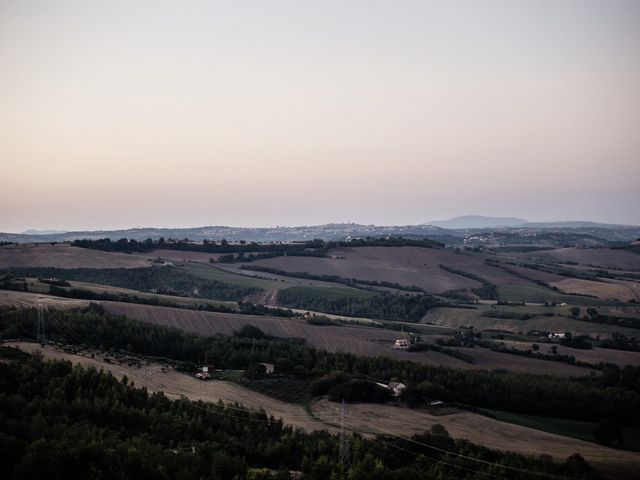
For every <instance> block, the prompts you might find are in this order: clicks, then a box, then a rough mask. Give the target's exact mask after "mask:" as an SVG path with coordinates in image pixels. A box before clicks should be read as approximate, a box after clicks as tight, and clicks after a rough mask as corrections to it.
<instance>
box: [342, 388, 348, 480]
mask: <svg viewBox="0 0 640 480" xmlns="http://www.w3.org/2000/svg"><path fill="white" fill-rule="evenodd" d="M349 464H350V458H349V438H348V437H347V431H346V428H345V423H344V399H342V409H341V412H340V465H342V468H343V469H344V473H345V475H346V473H347V472H348V471H349Z"/></svg>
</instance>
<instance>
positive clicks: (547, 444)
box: [312, 399, 640, 475]
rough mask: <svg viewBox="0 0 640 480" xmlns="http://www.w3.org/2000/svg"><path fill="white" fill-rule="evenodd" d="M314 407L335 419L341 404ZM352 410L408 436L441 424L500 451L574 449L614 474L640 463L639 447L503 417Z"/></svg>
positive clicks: (558, 455)
mask: <svg viewBox="0 0 640 480" xmlns="http://www.w3.org/2000/svg"><path fill="white" fill-rule="evenodd" d="M312 409H313V412H314V414H315V415H317V416H318V417H319V418H321V419H322V420H324V421H326V422H328V423H335V419H336V404H335V403H331V402H329V401H327V400H324V399H323V400H320V401H318V402H316V403H314V404H313V405H312ZM348 412H349V416H348V426H349V427H350V428H351V429H355V430H357V431H362V432H369V433H375V434H391V435H399V436H403V437H406V436H410V435H412V434H418V433H422V432H424V431H425V430H428V429H429V428H431V427H432V426H433V425H435V424H440V425H443V426H444V427H445V428H446V429H447V431H448V432H449V434H450V435H451V436H452V437H455V438H464V439H466V440H469V441H471V442H473V443H477V444H480V445H484V446H485V447H488V448H493V449H496V450H503V451H511V452H516V453H520V454H523V455H527V456H539V455H551V456H552V457H553V458H554V459H555V460H557V461H564V460H565V459H566V458H567V457H569V456H571V455H573V454H574V453H580V455H582V456H583V457H584V458H585V459H586V460H587V461H588V462H589V463H591V464H592V465H593V466H594V467H596V468H598V469H599V470H600V471H601V472H602V473H605V474H608V475H615V474H617V473H625V474H628V469H630V468H636V469H637V468H640V455H638V454H637V453H635V452H626V451H621V450H615V449H612V448H607V447H603V446H601V445H597V444H594V443H590V442H585V441H583V440H577V439H573V438H568V437H563V436H560V435H556V434H553V433H547V432H542V431H540V430H534V429H532V428H527V427H522V426H519V425H514V424H510V423H505V422H501V421H499V420H495V419H492V418H489V417H485V416H483V415H479V414H476V413H470V412H455V413H451V414H447V415H434V414H432V413H428V412H425V411H424V410H410V409H408V408H403V407H399V406H394V405H372V404H351V405H349V406H348Z"/></svg>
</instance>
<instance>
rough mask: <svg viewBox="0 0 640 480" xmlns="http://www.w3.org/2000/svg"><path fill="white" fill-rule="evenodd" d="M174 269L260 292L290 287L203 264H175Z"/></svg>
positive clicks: (274, 281) (285, 284) (283, 283)
mask: <svg viewBox="0 0 640 480" xmlns="http://www.w3.org/2000/svg"><path fill="white" fill-rule="evenodd" d="M176 267H177V268H178V269H179V270H183V271H185V272H187V273H189V274H191V275H193V276H195V277H199V278H203V279H205V280H215V281H217V282H222V283H227V284H230V285H238V286H240V287H249V288H251V287H255V288H261V289H262V290H274V289H281V288H286V287H289V286H291V285H290V284H287V283H285V282H278V281H276V280H265V279H262V278H256V277H250V276H247V275H239V274H236V273H231V272H227V271H225V270H222V269H220V268H217V267H214V266H213V265H206V264H204V263H196V262H186V263H178V264H176Z"/></svg>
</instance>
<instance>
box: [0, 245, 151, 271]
mask: <svg viewBox="0 0 640 480" xmlns="http://www.w3.org/2000/svg"><path fill="white" fill-rule="evenodd" d="M149 258H150V257H149V256H148V255H145V254H127V253H117V252H101V251H99V250H90V249H88V248H79V247H72V246H71V245H67V244H57V245H50V244H29V245H26V246H16V245H8V246H3V247H0V268H11V267H19V268H30V267H32V268H34V267H57V268H138V267H149V266H150V265H151V264H150V263H149V261H148V259H149Z"/></svg>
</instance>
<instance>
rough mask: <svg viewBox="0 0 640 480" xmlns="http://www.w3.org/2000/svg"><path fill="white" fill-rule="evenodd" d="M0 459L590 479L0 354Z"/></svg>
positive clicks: (323, 478)
mask: <svg viewBox="0 0 640 480" xmlns="http://www.w3.org/2000/svg"><path fill="white" fill-rule="evenodd" d="M0 356H1V357H2V359H3V361H2V362H0V411H1V412H2V415H0V461H1V462H2V471H3V476H4V478H10V479H16V480H17V479H46V480H51V479H68V478H91V479H93V480H100V479H109V480H111V479H114V478H140V479H163V480H164V479H197V478H211V479H221V480H222V479H224V480H226V479H245V478H247V479H251V480H259V479H266V478H274V479H279V480H284V479H289V478H292V477H293V475H292V472H294V475H295V474H296V473H298V474H299V473H301V474H303V475H304V478H308V479H310V480H315V479H317V480H327V479H336V480H340V479H351V480H368V479H371V480H374V479H375V480H387V479H388V480H396V479H397V480H400V479H402V480H408V479H423V478H429V479H436V480H437V479H452V478H457V479H460V478H470V479H471V478H478V475H482V476H486V475H489V476H492V477H493V476H496V477H499V478H502V476H504V477H508V478H512V479H529V478H549V477H553V476H554V475H564V476H571V477H574V478H583V479H596V478H598V477H597V475H596V474H595V473H594V472H593V471H592V469H591V468H590V467H589V465H588V464H587V463H586V462H585V461H584V460H583V459H582V458H581V457H580V456H578V455H573V456H571V457H569V458H568V459H567V461H566V462H564V463H554V462H552V461H551V460H549V459H544V458H540V459H533V458H526V457H523V456H520V455H515V454H509V453H501V452H497V451H492V450H489V449H486V448H484V447H481V446H478V445H474V444H471V443H469V442H466V441H463V440H453V439H452V438H450V437H449V436H448V434H447V432H446V430H444V428H442V427H440V428H434V429H432V431H431V432H426V433H425V434H423V435H420V436H415V437H413V438H412V439H404V438H388V437H385V438H378V439H375V440H373V439H371V440H369V439H364V438H362V437H360V436H359V435H351V436H350V448H349V451H348V453H349V455H348V463H346V464H345V466H343V465H342V464H341V463H340V462H339V460H338V459H339V458H340V456H339V440H338V438H337V437H334V436H331V435H329V434H327V433H325V432H315V433H310V434H305V433H302V432H301V431H294V430H292V429H291V428H290V427H285V426H283V425H282V423H281V422H280V421H278V420H275V419H274V418H271V417H267V416H266V415H265V414H264V413H260V412H250V411H247V410H244V409H242V408H239V407H237V406H233V407H227V406H224V405H221V404H215V405H213V404H205V403H202V402H191V401H187V400H184V399H183V400H177V401H170V400H168V399H167V398H166V397H165V396H164V395H163V394H161V393H154V394H149V393H148V392H147V391H146V389H144V388H135V387H134V385H133V384H132V383H131V382H129V380H128V379H127V378H126V377H124V378H123V379H122V380H118V379H116V378H115V377H113V376H112V375H111V374H109V373H105V372H102V371H101V372H98V371H96V370H95V369H94V368H82V367H80V366H75V367H72V365H71V364H70V363H68V362H62V361H55V362H44V361H42V360H41V359H40V358H38V357H37V356H36V357H28V356H26V355H25V354H22V353H20V352H19V351H17V350H14V349H12V348H7V347H1V348H0Z"/></svg>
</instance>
